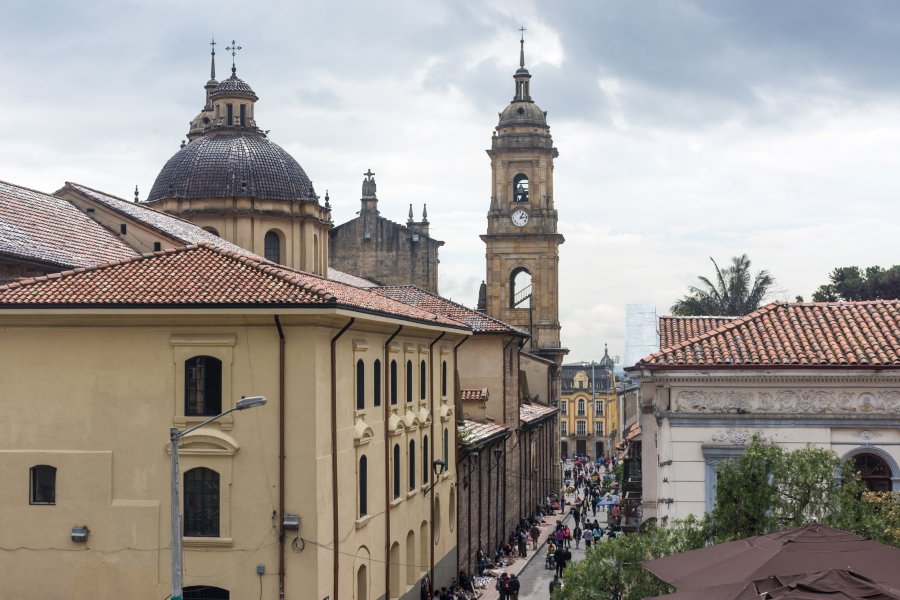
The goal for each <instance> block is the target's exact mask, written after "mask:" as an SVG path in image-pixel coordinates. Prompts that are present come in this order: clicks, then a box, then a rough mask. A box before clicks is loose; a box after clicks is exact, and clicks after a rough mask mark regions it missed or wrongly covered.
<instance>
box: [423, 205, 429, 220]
mask: <svg viewBox="0 0 900 600" xmlns="http://www.w3.org/2000/svg"><path fill="white" fill-rule="evenodd" d="M422 222H423V223H427V222H428V205H427V204H423V205H422Z"/></svg>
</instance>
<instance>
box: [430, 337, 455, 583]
mask: <svg viewBox="0 0 900 600" xmlns="http://www.w3.org/2000/svg"><path fill="white" fill-rule="evenodd" d="M446 334H447V332H446V331H442V332H441V335H439V336H437V337H436V338H435V339H434V341H433V342H431V344H430V345H429V346H428V371H429V372H430V373H431V390H429V391H430V392H431V393H430V394H428V396H429V397H428V414H430V415H431V439H429V440H428V442H429V443H430V444H431V449H430V450H429V451H428V452H429V453H430V454H431V460H432V461H434V460H435V458H434V421H435V415H434V386H435V384H436V382H435V377H434V345H435V344H437V343H438V342H439V341H441V338H442V337H444V335H446ZM437 378H438V379H440V376H438V377H437ZM455 408H456V407H454V412H455ZM454 442H455V440H454ZM448 452H449V450H448ZM447 458H450V457H449V456H448V457H447ZM424 468H426V469H429V468H431V465H427V464H426V465H424ZM445 468H446V467H445ZM431 475H432V477H434V481H432V482H431V489H432V492H431V502H430V505H431V516H430V517H428V520H429V521H430V522H431V535H430V536H429V540H428V541H429V544H428V545H429V546H430V547H431V562H429V563H428V564H429V569H428V577H429V578H430V579H431V581H432V582H434V491H433V490H434V486H436V485H437V477H438V476H437V475H435V474H434V470H433V469H432V473H431ZM432 587H434V583H432Z"/></svg>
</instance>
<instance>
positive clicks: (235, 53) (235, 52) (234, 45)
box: [225, 40, 242, 75]
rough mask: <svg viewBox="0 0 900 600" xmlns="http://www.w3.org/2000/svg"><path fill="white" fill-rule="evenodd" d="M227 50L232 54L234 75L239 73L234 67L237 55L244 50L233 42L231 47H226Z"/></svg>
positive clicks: (232, 71) (232, 72)
mask: <svg viewBox="0 0 900 600" xmlns="http://www.w3.org/2000/svg"><path fill="white" fill-rule="evenodd" d="M225 50H227V51H228V52H231V74H232V75H234V74H236V73H237V69H236V68H235V66H234V57H235V55H237V52H238V50H242V48H241V47H240V46H238V45H237V42H235V41H234V40H231V45H230V46H225Z"/></svg>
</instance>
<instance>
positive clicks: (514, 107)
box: [500, 100, 547, 127]
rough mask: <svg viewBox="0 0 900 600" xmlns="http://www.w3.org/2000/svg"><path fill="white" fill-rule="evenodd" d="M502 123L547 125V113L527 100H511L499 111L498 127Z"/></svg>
mask: <svg viewBox="0 0 900 600" xmlns="http://www.w3.org/2000/svg"><path fill="white" fill-rule="evenodd" d="M504 125H539V126H542V127H546V126H547V114H546V113H545V112H544V111H542V110H541V107H540V106H538V105H537V104H535V103H534V102H531V101H529V100H513V101H512V102H511V103H510V104H509V106H507V107H506V108H504V109H503V112H501V113H500V127H503V126H504Z"/></svg>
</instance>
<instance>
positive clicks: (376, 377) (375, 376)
mask: <svg viewBox="0 0 900 600" xmlns="http://www.w3.org/2000/svg"><path fill="white" fill-rule="evenodd" d="M372 386H373V389H372V391H373V392H374V394H373V396H374V398H375V406H381V361H380V360H378V359H377V358H376V359H375V366H374V368H373V369H372Z"/></svg>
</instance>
